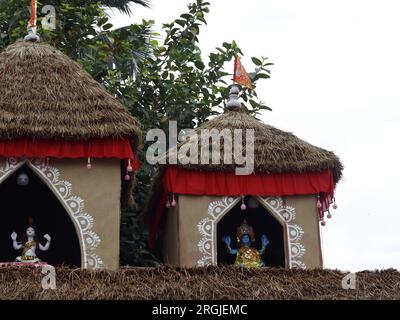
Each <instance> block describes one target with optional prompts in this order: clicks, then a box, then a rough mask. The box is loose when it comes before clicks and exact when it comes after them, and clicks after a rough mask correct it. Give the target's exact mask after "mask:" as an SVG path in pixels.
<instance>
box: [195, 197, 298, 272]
mask: <svg viewBox="0 0 400 320" xmlns="http://www.w3.org/2000/svg"><path fill="white" fill-rule="evenodd" d="M259 200H260V201H261V202H263V203H264V204H265V205H266V206H267V207H268V208H269V209H270V210H272V211H274V213H276V214H278V215H279V216H280V217H281V218H282V220H283V221H284V226H285V228H286V231H287V232H286V234H287V239H286V241H287V245H288V262H289V267H290V268H299V269H306V265H305V263H304V262H303V261H301V259H302V258H303V256H304V254H305V252H306V249H305V247H304V245H303V244H301V242H300V241H301V239H302V237H303V235H304V231H303V229H302V228H301V226H300V225H298V224H295V223H294V222H295V219H296V210H295V208H293V207H291V206H287V205H284V204H283V201H282V198H280V197H267V198H259ZM239 201H240V198H239V197H237V198H235V197H222V198H221V200H217V201H212V202H210V204H209V205H208V216H207V217H206V218H204V219H202V220H201V221H200V222H199V223H198V225H197V228H198V231H199V232H200V235H201V240H200V241H199V242H198V245H197V246H198V248H199V250H200V253H201V258H200V259H199V260H198V261H197V265H198V266H206V265H215V264H216V263H217V261H216V259H217V254H216V242H215V241H216V240H215V238H216V232H217V229H216V228H217V224H218V221H219V220H220V219H221V218H222V217H223V216H224V215H225V214H226V213H228V212H229V211H230V209H232V207H233V206H234V205H235V204H236V203H238V202H239Z"/></svg>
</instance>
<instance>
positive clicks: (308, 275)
mask: <svg viewBox="0 0 400 320" xmlns="http://www.w3.org/2000/svg"><path fill="white" fill-rule="evenodd" d="M40 271H41V270H40V269H33V268H27V267H24V268H22V267H15V268H0V299H400V272H399V271H396V270H394V269H388V270H382V271H363V272H358V273H357V274H356V276H357V282H356V286H357V288H356V289H355V290H345V289H343V288H342V285H341V283H342V279H343V277H344V276H345V275H346V274H347V273H345V272H341V271H338V270H309V271H302V270H284V269H269V268H264V269H261V270H241V269H237V268H234V267H207V268H196V269H179V268H171V267H160V268H123V269H121V270H120V271H118V272H112V271H105V270H101V271H88V270H72V269H68V268H57V269H56V273H57V288H56V289H55V290H50V289H49V290H43V289H42V287H41V279H42V277H43V275H42V274H41V273H40Z"/></svg>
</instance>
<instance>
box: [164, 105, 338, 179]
mask: <svg viewBox="0 0 400 320" xmlns="http://www.w3.org/2000/svg"><path fill="white" fill-rule="evenodd" d="M214 128H215V129H218V130H219V132H221V131H222V130H224V129H230V130H234V129H254V137H255V141H254V172H255V173H282V172H315V171H322V170H325V169H331V170H332V172H333V175H334V180H335V182H338V181H339V180H340V178H341V176H342V170H343V165H342V163H341V162H340V160H339V158H338V157H337V156H336V155H335V154H334V153H333V152H331V151H327V150H324V149H322V148H319V147H316V146H313V145H312V144H310V143H308V142H306V141H304V140H302V139H300V138H298V137H296V136H295V135H294V134H292V133H290V132H286V131H283V130H280V129H277V128H274V127H272V126H269V125H267V124H264V123H262V122H261V121H258V120H257V119H255V118H254V117H253V116H251V115H249V114H248V113H247V112H246V110H245V109H243V108H242V109H240V110H227V111H226V112H225V113H224V114H222V115H220V116H217V117H215V118H213V119H212V120H210V121H208V122H206V123H204V124H203V125H201V126H199V127H198V128H197V129H196V130H195V131H194V134H196V135H197V136H198V139H199V144H198V150H199V161H198V163H199V164H184V165H182V164H180V162H179V161H178V164H177V165H176V166H178V167H181V168H185V169H192V170H199V171H223V172H233V171H234V170H235V168H236V165H235V164H234V163H233V164H225V163H223V161H224V156H223V155H224V144H223V140H222V139H221V143H220V155H221V156H220V159H221V160H220V163H219V164H212V161H211V155H212V144H211V140H209V141H210V143H209V150H210V152H209V161H208V163H207V164H201V162H200V155H201V152H200V150H201V147H202V146H204V141H202V140H201V131H202V129H209V130H211V129H214ZM244 132H245V131H244V130H243V138H242V141H243V144H245V142H246V139H245V133H244ZM189 136H190V135H188V137H187V139H186V141H183V142H181V143H180V144H178V150H179V149H181V148H182V147H183V146H185V145H188V144H190V143H191V140H190V139H189ZM203 140H204V138H203ZM185 149H186V148H185ZM187 149H190V148H187ZM244 152H245V147H243V153H244ZM167 163H168V162H167Z"/></svg>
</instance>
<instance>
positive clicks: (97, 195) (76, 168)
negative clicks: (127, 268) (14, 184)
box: [0, 159, 121, 270]
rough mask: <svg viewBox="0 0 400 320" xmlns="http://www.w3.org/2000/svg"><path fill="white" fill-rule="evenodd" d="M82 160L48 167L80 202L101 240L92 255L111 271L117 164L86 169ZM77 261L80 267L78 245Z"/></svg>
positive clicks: (96, 163) (115, 255)
mask: <svg viewBox="0 0 400 320" xmlns="http://www.w3.org/2000/svg"><path fill="white" fill-rule="evenodd" d="M86 161H87V160H86V159H60V160H57V159H51V160H50V165H51V166H53V167H55V168H57V169H58V170H59V171H60V177H59V179H60V180H65V181H68V182H70V183H71V189H72V193H71V194H72V195H74V196H78V197H80V198H82V199H83V200H84V212H86V213H88V214H90V215H91V216H92V217H93V220H94V222H93V228H92V230H93V231H94V232H95V233H96V234H97V235H98V236H99V238H100V240H101V242H100V244H99V245H98V247H97V248H96V249H95V250H94V251H93V252H94V253H95V254H96V255H97V256H98V257H99V258H100V259H101V260H102V261H103V263H104V267H106V268H108V269H112V270H115V269H117V268H118V267H119V249H120V194H121V180H120V179H121V177H120V161H119V160H118V159H92V168H91V169H87V168H86ZM0 165H1V167H2V168H3V167H4V165H5V159H1V160H0ZM45 182H46V181H45ZM46 183H47V182H46ZM49 233H50V234H51V231H49ZM78 238H79V237H78ZM79 240H80V242H81V239H79ZM81 262H82V267H83V253H82V243H81Z"/></svg>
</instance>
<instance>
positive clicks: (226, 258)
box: [217, 197, 285, 267]
mask: <svg viewBox="0 0 400 320" xmlns="http://www.w3.org/2000/svg"><path fill="white" fill-rule="evenodd" d="M249 200H250V197H246V198H245V203H246V207H247V208H246V210H244V211H242V210H241V209H240V205H241V202H239V203H238V204H237V205H236V206H234V207H233V208H232V209H231V210H230V211H229V212H228V213H227V214H225V216H224V217H223V218H222V219H221V220H220V221H219V223H218V225H217V240H218V244H217V259H218V264H224V265H227V264H228V265H229V264H234V262H235V255H231V254H229V253H228V251H227V248H226V244H225V243H224V242H223V241H222V238H223V237H224V236H226V235H228V236H230V237H231V248H232V249H237V248H238V243H237V241H236V230H237V228H238V227H239V226H240V225H241V224H242V223H243V220H244V219H246V220H247V222H248V223H249V225H251V226H252V227H253V229H254V233H255V237H256V241H255V243H253V246H255V248H257V249H260V248H261V236H262V235H263V234H265V235H267V237H268V239H269V241H270V243H269V244H268V246H267V248H266V250H265V253H264V254H263V255H262V257H261V258H262V260H263V261H264V263H265V265H266V266H270V267H285V244H284V232H283V227H282V225H281V224H280V223H279V222H278V221H277V220H276V218H275V217H274V216H273V215H271V214H270V213H269V212H268V210H267V209H265V208H264V207H263V206H262V205H261V204H260V203H259V202H258V201H257V200H255V199H254V198H253V200H252V201H251V202H252V203H253V204H257V207H256V208H251V207H252V205H251V203H250V205H249Z"/></svg>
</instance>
